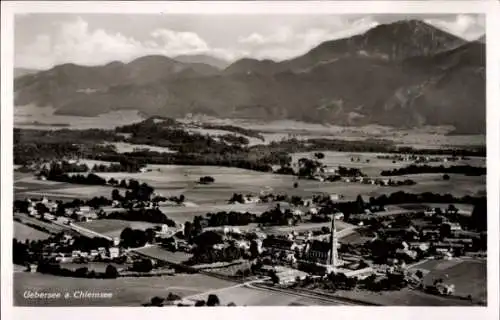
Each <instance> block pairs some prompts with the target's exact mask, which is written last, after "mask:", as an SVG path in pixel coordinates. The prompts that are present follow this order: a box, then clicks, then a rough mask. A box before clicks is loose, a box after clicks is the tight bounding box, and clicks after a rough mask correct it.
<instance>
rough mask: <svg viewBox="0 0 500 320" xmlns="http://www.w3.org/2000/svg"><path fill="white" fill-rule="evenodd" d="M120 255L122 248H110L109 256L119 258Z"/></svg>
mask: <svg viewBox="0 0 500 320" xmlns="http://www.w3.org/2000/svg"><path fill="white" fill-rule="evenodd" d="M119 256H120V248H118V247H111V248H109V257H110V258H111V259H114V258H118V257H119Z"/></svg>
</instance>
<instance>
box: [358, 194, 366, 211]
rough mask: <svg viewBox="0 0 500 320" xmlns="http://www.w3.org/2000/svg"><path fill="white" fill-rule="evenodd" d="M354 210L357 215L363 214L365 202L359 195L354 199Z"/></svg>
mask: <svg viewBox="0 0 500 320" xmlns="http://www.w3.org/2000/svg"><path fill="white" fill-rule="evenodd" d="M356 210H357V212H358V213H363V212H365V201H364V200H363V197H362V196H361V195H358V196H357V197H356Z"/></svg>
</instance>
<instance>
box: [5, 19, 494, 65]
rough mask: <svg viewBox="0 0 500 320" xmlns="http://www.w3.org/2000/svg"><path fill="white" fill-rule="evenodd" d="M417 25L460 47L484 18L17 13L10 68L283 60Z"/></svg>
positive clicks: (474, 36)
mask: <svg viewBox="0 0 500 320" xmlns="http://www.w3.org/2000/svg"><path fill="white" fill-rule="evenodd" d="M402 19H420V20H423V21H424V22H427V23H429V24H432V25H433V26H435V27H437V28H440V29H442V30H444V31H447V32H449V33H451V34H454V35H456V36H459V37H462V38H464V39H466V40H475V39H477V38H479V37H480V36H482V35H483V34H484V32H485V18H484V16H483V15H474V14H459V15H428V14H427V15H411V16H410V15H387V14H385V15H367V14H365V15H360V14H357V15H256V14H255V15H252V14H239V15H234V14H233V15H194V14H191V15H186V14H182V15H181V14H170V15H165V14H133V15H131V14H22V15H16V17H15V22H14V43H15V48H14V50H15V51H14V56H15V57H14V60H15V61H14V65H15V67H18V68H19V67H22V68H32V69H49V68H51V67H53V66H54V65H58V64H63V63H75V64H81V65H101V64H105V63H108V62H110V61H114V60H119V61H123V62H129V61H131V60H133V59H135V58H138V57H141V56H145V55H150V54H161V55H165V56H169V57H174V56H177V55H182V54H208V55H212V56H214V57H218V58H222V59H226V60H228V61H234V60H236V59H240V58H243V57H251V58H256V59H273V60H277V61H280V60H285V59H289V58H292V57H296V56H298V55H301V54H304V53H306V52H307V51H309V50H310V49H312V48H313V47H315V46H317V45H318V44H320V43H321V42H324V41H327V40H334V39H340V38H345V37H349V36H352V35H355V34H359V33H363V32H366V31H367V30H369V29H371V28H373V27H375V26H377V25H379V24H384V23H390V22H394V21H397V20H402Z"/></svg>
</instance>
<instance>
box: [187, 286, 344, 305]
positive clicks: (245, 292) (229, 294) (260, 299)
mask: <svg viewBox="0 0 500 320" xmlns="http://www.w3.org/2000/svg"><path fill="white" fill-rule="evenodd" d="M214 293H215V294H217V296H218V297H219V300H220V301H221V304H222V305H227V304H228V303H230V302H234V303H235V304H236V305H238V306H292V305H296V306H314V305H316V306H317V305H336V304H335V303H333V302H331V303H328V302H324V301H323V300H316V299H312V298H310V299H309V298H305V297H298V296H294V295H290V294H286V293H283V292H276V291H268V290H262V289H253V288H246V287H233V288H228V289H223V290H219V291H217V292H214ZM207 297H208V294H202V295H199V296H197V297H196V299H205V300H206V299H207Z"/></svg>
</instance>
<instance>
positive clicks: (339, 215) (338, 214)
mask: <svg viewBox="0 0 500 320" xmlns="http://www.w3.org/2000/svg"><path fill="white" fill-rule="evenodd" d="M333 218H334V219H335V220H341V219H344V213H342V212H337V213H334V214H333Z"/></svg>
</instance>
